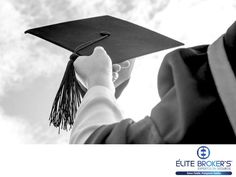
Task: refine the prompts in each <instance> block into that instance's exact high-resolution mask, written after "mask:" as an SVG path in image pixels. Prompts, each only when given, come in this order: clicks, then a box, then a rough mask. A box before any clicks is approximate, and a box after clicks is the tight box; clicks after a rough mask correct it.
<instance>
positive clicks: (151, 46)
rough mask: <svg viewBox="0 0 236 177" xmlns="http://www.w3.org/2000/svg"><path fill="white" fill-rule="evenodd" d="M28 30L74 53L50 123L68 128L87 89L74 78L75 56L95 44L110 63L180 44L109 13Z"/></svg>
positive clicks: (82, 53) (86, 54)
mask: <svg viewBox="0 0 236 177" xmlns="http://www.w3.org/2000/svg"><path fill="white" fill-rule="evenodd" d="M25 33H30V34H32V35H35V36H37V37H40V38H42V39H45V40H47V41H49V42H52V43H54V44H56V45H58V46H61V47H63V48H65V49H67V50H69V51H71V52H73V54H72V55H71V56H70V60H69V62H68V64H67V68H66V71H65V74H64V76H63V79H62V82H61V84H60V87H59V90H58V92H57V94H56V97H55V100H54V102H53V106H52V110H51V114H50V118H49V120H50V124H53V125H54V126H55V127H59V131H60V129H64V130H67V129H68V126H69V127H70V128H71V127H72V125H73V122H74V117H75V114H76V111H77V109H78V107H79V105H80V103H81V100H82V98H83V96H84V94H85V92H86V89H84V88H83V86H82V85H81V84H80V83H79V82H78V81H77V79H76V76H75V72H74V66H73V62H74V61H75V59H76V58H77V57H78V56H82V55H85V56H88V55H91V54H92V52H93V49H94V48H95V47H96V46H102V47H103V48H104V49H105V50H106V52H107V53H108V55H109V56H110V58H111V60H112V62H113V64H115V63H120V62H123V61H125V60H128V59H131V58H136V57H139V56H142V55H145V54H150V53H153V52H157V51H160V50H164V49H168V48H172V47H177V46H180V45H183V44H182V43H180V42H178V41H176V40H173V39H171V38H168V37H166V36H164V35H161V34H159V33H156V32H154V31H151V30H149V29H146V28H143V27H141V26H138V25H136V24H133V23H130V22H128V21H124V20H121V19H118V18H115V17H111V16H99V17H94V18H87V19H81V20H76V21H69V22H64V23H58V24H53V25H49V26H43V27H39V28H34V29H30V30H27V31H26V32H25Z"/></svg>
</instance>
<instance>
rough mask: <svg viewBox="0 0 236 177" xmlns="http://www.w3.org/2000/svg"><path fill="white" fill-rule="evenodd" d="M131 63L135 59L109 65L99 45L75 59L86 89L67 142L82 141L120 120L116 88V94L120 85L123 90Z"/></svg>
mask: <svg viewBox="0 0 236 177" xmlns="http://www.w3.org/2000/svg"><path fill="white" fill-rule="evenodd" d="M133 64H134V60H130V62H124V63H121V64H120V65H118V64H115V65H113V66H112V64H111V60H110V58H109V56H108V55H107V54H106V52H105V50H104V49H102V48H96V49H95V50H94V53H93V54H92V55H91V56H88V57H86V56H85V57H79V59H77V60H76V62H75V63H74V66H75V70H76V72H77V74H78V75H79V77H80V79H81V80H82V81H83V83H84V84H85V86H86V87H87V88H88V91H87V93H86V95H85V97H84V99H83V101H82V103H81V105H80V107H79V109H78V112H77V116H76V119H75V122H74V125H73V129H72V132H71V137H70V143H84V142H85V140H86V139H87V138H88V137H89V136H90V134H92V133H93V132H94V131H95V130H96V128H98V127H99V126H101V125H105V124H111V123H115V122H119V121H120V120H121V119H122V114H121V111H120V109H119V106H118V105H117V103H116V98H115V87H116V97H117V96H119V95H120V93H121V92H120V91H119V89H120V88H119V87H121V89H122V90H123V87H124V85H126V84H127V83H128V80H129V77H130V73H131V70H132V67H133ZM114 86H115V87H114ZM117 91H118V92H117ZM117 93H118V94H117Z"/></svg>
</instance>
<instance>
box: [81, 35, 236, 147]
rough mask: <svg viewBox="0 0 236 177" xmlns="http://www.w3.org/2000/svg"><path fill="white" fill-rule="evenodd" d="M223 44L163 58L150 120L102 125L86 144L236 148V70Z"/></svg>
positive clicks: (219, 42)
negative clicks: (229, 146) (156, 101)
mask: <svg viewBox="0 0 236 177" xmlns="http://www.w3.org/2000/svg"><path fill="white" fill-rule="evenodd" d="M225 38H226V37H225V36H222V37H220V38H219V39H218V40H217V41H216V42H215V43H214V44H212V45H210V46H208V45H202V46H196V47H192V48H185V49H177V50H175V51H173V52H171V53H169V54H167V55H166V56H165V58H164V60H163V63H162V65H161V67H160V71H159V75H158V92H159V95H160V98H161V101H160V102H159V103H158V104H157V105H156V106H155V107H154V108H153V109H152V111H151V115H150V116H146V117H145V118H144V119H142V120H140V121H138V122H135V121H133V120H132V119H123V120H121V121H119V122H116V123H113V124H108V125H101V126H99V127H98V128H96V130H95V131H94V132H93V133H92V134H91V135H90V136H89V137H88V138H87V140H86V141H85V143H87V144H155V143H185V144H190V143H194V144H217V143H227V144H230V143H236V136H235V135H236V120H235V119H236V114H235V112H236V109H235V108H236V107H235V105H236V90H235V88H236V80H235V70H236V68H235V67H234V63H235V62H234V61H233V58H234V56H233V57H232V56H231V53H232V51H233V48H231V49H226V48H227V47H226V42H225ZM225 49H226V50H225Z"/></svg>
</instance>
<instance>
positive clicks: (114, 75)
mask: <svg viewBox="0 0 236 177" xmlns="http://www.w3.org/2000/svg"><path fill="white" fill-rule="evenodd" d="M118 78H119V74H118V73H117V72H113V73H112V81H113V82H115V81H116V80H117V79H118Z"/></svg>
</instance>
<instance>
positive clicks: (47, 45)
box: [0, 0, 236, 176]
mask: <svg viewBox="0 0 236 177" xmlns="http://www.w3.org/2000/svg"><path fill="white" fill-rule="evenodd" d="M0 39H1V41H0V51H1V53H0V124H1V129H0V141H1V144H3V145H4V146H5V145H9V146H10V147H11V148H12V147H14V146H15V145H16V146H18V145H30V146H32V145H46V144H47V145H49V144H50V145H53V146H54V148H57V147H60V146H65V145H69V146H67V148H70V147H71V148H75V147H78V148H86V147H88V148H91V146H86V145H83V144H100V145H101V144H110V145H118V144H119V145H126V146H125V147H127V148H130V146H127V145H131V144H132V145H146V146H147V145H148V144H149V145H155V146H154V147H157V148H160V149H161V147H160V145H163V146H169V147H170V146H171V145H187V146H188V147H191V146H192V147H195V145H199V148H198V147H196V148H197V149H200V150H201V153H202V154H200V156H201V155H203V156H202V157H203V159H204V157H205V155H206V154H205V153H206V151H207V150H209V155H210V150H212V147H208V146H207V145H219V146H223V147H227V145H233V146H234V144H236V1H235V0H224V1H223V0H189V1H188V0H90V1H89V0H1V1H0ZM55 145H56V146H55ZM99 147H101V148H102V147H104V146H99ZM108 147H109V146H108ZM113 147H114V146H113ZM133 147H135V146H133ZM21 148H22V146H21ZM67 148H66V149H67ZM106 148H107V147H106ZM152 148H153V146H152ZM111 149H112V146H111ZM213 151H214V149H213ZM86 152H88V151H87V150H86ZM197 152H198V150H197ZM164 153H166V152H164ZM211 155H212V154H211ZM200 156H198V157H199V158H200ZM176 158H178V157H176ZM209 158H210V157H209ZM180 161H181V160H180ZM227 162H228V161H227ZM176 164H182V163H181V162H178V163H176ZM206 164H207V163H206ZM227 164H230V165H231V162H228V163H227ZM225 168H226V167H225ZM180 174H181V173H180ZM173 175H177V173H176V174H173ZM181 175H182V174H181ZM230 175H232V173H231V174H230ZM156 176H158V175H156Z"/></svg>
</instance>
